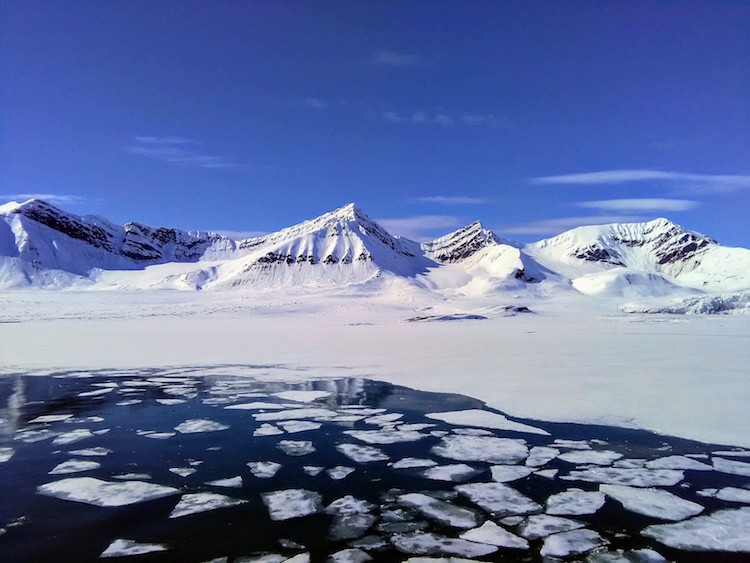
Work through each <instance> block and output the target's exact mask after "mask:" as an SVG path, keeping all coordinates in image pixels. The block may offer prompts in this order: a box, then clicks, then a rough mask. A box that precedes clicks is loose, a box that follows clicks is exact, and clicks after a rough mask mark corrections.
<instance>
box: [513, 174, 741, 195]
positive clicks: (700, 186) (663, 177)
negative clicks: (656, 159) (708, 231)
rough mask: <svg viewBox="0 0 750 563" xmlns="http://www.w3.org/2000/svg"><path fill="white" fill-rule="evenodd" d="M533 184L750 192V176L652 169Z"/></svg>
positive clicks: (569, 176)
mask: <svg viewBox="0 0 750 563" xmlns="http://www.w3.org/2000/svg"><path fill="white" fill-rule="evenodd" d="M528 181H529V182H530V183H532V184H544V185H565V186H592V185H618V184H626V183H634V182H661V183H664V184H669V185H676V186H678V187H680V188H682V189H688V190H693V191H698V192H726V191H735V190H741V189H747V188H750V176H742V175H736V174H690V173H686V172H670V171H663V170H648V169H635V170H631V169H625V170H603V171H600V172H582V173H577V174H563V175H559V176H541V177H537V178H529V179H528Z"/></svg>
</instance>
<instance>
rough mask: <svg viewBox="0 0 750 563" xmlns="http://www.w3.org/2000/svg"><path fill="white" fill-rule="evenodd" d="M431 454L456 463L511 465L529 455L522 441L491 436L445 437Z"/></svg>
mask: <svg viewBox="0 0 750 563" xmlns="http://www.w3.org/2000/svg"><path fill="white" fill-rule="evenodd" d="M432 453H434V454H437V455H439V456H441V457H446V458H449V459H456V460H458V461H486V462H488V463H502V464H513V463H519V462H521V461H523V460H524V459H526V456H527V455H528V453H529V450H528V448H527V447H526V444H525V442H524V441H523V440H515V439H511V438H495V437H491V436H445V437H444V438H443V439H442V441H441V442H440V443H439V444H438V445H437V446H434V447H433V448H432Z"/></svg>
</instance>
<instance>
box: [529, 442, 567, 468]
mask: <svg viewBox="0 0 750 563" xmlns="http://www.w3.org/2000/svg"><path fill="white" fill-rule="evenodd" d="M559 455H560V450H558V449H557V448H548V447H545V446H534V447H533V448H531V449H530V450H529V457H528V458H527V459H526V465H528V466H529V467H541V466H542V465H545V464H547V463H549V462H550V461H552V460H553V459H555V458H556V457H557V456H559Z"/></svg>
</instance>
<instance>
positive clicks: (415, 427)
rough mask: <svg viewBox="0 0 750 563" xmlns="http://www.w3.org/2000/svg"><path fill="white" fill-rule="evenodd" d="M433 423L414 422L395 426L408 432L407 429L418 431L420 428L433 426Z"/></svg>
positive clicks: (424, 428)
mask: <svg viewBox="0 0 750 563" xmlns="http://www.w3.org/2000/svg"><path fill="white" fill-rule="evenodd" d="M434 427H435V425H434V424H425V423H414V424H399V425H398V426H397V427H396V428H397V429H398V430H400V431H401V432H409V431H415V432H419V431H420V430H427V429H428V428H434Z"/></svg>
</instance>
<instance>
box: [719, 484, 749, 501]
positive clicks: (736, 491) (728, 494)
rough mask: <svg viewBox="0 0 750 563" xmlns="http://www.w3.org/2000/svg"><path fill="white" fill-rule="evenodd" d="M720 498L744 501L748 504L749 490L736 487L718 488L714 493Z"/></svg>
mask: <svg viewBox="0 0 750 563" xmlns="http://www.w3.org/2000/svg"><path fill="white" fill-rule="evenodd" d="M713 496H715V497H716V498H718V499H720V500H726V501H729V502H744V503H746V504H750V490H748V489H740V488H738V487H724V488H723V489H719V490H718V491H717V492H716V494H715V495H713Z"/></svg>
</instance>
